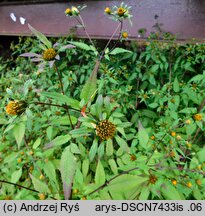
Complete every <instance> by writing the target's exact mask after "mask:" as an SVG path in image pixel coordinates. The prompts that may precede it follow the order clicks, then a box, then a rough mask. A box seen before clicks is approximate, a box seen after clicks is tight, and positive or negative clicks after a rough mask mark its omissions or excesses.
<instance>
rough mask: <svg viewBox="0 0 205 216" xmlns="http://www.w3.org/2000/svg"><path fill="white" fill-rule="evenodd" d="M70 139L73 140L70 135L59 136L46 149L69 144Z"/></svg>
mask: <svg viewBox="0 0 205 216" xmlns="http://www.w3.org/2000/svg"><path fill="white" fill-rule="evenodd" d="M70 139H71V136H70V135H69V134H67V135H61V136H57V137H56V138H55V139H54V140H52V141H51V142H49V143H47V144H46V145H45V148H52V147H56V146H61V145H63V144H65V143H67V142H68V141H69V140H70Z"/></svg>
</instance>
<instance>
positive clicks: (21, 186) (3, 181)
mask: <svg viewBox="0 0 205 216" xmlns="http://www.w3.org/2000/svg"><path fill="white" fill-rule="evenodd" d="M0 182H1V183H5V184H10V185H14V186H15V187H19V188H23V189H26V190H29V191H32V192H35V193H40V192H39V191H37V190H34V189H31V188H28V187H25V186H23V185H19V184H16V183H13V182H8V181H5V180H0ZM51 198H52V199H54V200H56V198H55V197H51Z"/></svg>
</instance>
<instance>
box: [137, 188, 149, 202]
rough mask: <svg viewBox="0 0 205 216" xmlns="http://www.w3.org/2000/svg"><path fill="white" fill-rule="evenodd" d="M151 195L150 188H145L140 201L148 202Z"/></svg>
mask: <svg viewBox="0 0 205 216" xmlns="http://www.w3.org/2000/svg"><path fill="white" fill-rule="evenodd" d="M149 194H150V189H149V187H143V188H142V190H141V193H140V196H139V200H147V199H148V197H149Z"/></svg>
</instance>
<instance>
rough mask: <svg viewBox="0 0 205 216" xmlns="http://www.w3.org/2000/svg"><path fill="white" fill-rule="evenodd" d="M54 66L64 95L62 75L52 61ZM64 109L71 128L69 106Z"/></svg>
mask: <svg viewBox="0 0 205 216" xmlns="http://www.w3.org/2000/svg"><path fill="white" fill-rule="evenodd" d="M54 68H55V70H56V72H57V74H58V78H59V81H60V86H61V91H62V94H63V95H65V92H64V90H63V82H62V77H61V75H60V72H59V70H58V68H57V66H56V64H55V63H54ZM65 109H66V111H67V113H68V118H69V122H70V125H71V127H72V129H74V125H73V123H72V119H71V116H70V111H69V107H68V106H66V107H65Z"/></svg>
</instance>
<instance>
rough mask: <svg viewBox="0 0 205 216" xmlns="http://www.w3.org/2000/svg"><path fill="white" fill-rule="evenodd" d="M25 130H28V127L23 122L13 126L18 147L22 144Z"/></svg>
mask: <svg viewBox="0 0 205 216" xmlns="http://www.w3.org/2000/svg"><path fill="white" fill-rule="evenodd" d="M25 130H26V127H25V124H24V123H23V122H20V123H18V124H16V125H15V126H14V127H13V135H14V137H15V139H16V142H17V145H18V149H20V145H21V142H22V140H23V137H24V134H25Z"/></svg>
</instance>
